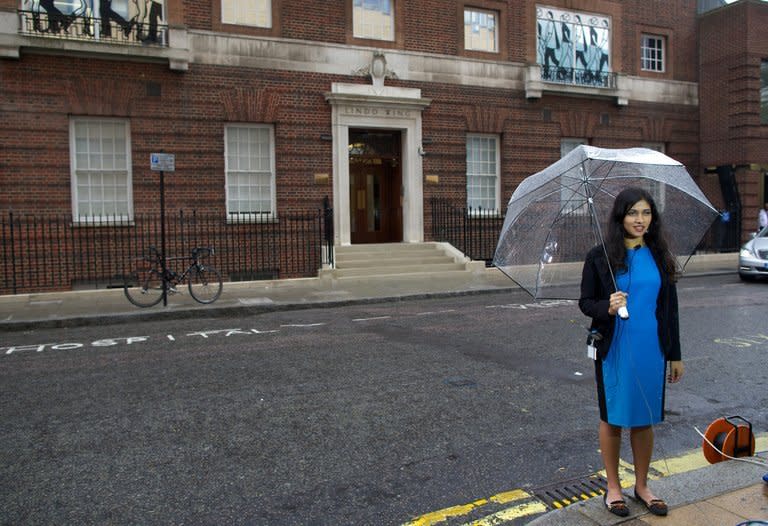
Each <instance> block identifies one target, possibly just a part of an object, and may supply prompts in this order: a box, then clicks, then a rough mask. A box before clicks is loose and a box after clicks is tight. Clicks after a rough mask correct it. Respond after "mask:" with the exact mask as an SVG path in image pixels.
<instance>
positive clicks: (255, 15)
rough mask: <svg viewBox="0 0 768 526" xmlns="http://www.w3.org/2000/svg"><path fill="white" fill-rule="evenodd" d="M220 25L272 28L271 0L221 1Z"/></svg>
mask: <svg viewBox="0 0 768 526" xmlns="http://www.w3.org/2000/svg"><path fill="white" fill-rule="evenodd" d="M221 23H222V24H234V25H240V26H253V27H272V0H221Z"/></svg>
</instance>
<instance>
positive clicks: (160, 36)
mask: <svg viewBox="0 0 768 526" xmlns="http://www.w3.org/2000/svg"><path fill="white" fill-rule="evenodd" d="M18 14H19V33H20V34H23V35H30V36H37V37H46V38H52V39H61V40H76V41H80V42H101V43H107V44H121V45H134V46H157V47H168V26H167V25H165V24H159V23H158V20H159V18H158V17H157V16H153V13H150V16H149V20H148V21H144V22H139V21H138V20H136V19H135V18H133V19H130V20H125V19H124V18H123V17H121V16H120V15H119V14H117V13H114V12H111V13H110V16H108V17H102V18H94V17H91V16H88V15H87V14H84V13H78V12H77V11H75V12H73V13H71V14H64V13H61V12H46V11H43V10H35V11H21V10H20V11H18Z"/></svg>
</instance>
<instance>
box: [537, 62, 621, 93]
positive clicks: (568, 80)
mask: <svg viewBox="0 0 768 526" xmlns="http://www.w3.org/2000/svg"><path fill="white" fill-rule="evenodd" d="M616 77H617V76H616V73H613V72H610V71H592V70H589V69H582V68H564V67H560V66H541V80H543V81H544V82H554V83H557V84H568V85H572V86H587V87H590V88H609V89H616Z"/></svg>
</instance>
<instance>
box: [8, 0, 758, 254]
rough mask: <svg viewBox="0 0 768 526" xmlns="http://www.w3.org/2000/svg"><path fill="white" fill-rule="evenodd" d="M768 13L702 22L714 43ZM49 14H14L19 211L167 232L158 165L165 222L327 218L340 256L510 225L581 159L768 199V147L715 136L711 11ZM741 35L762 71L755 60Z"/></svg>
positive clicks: (375, 0) (668, 6) (13, 155)
mask: <svg viewBox="0 0 768 526" xmlns="http://www.w3.org/2000/svg"><path fill="white" fill-rule="evenodd" d="M758 3H760V2H757V1H756V0H741V1H740V2H738V3H737V5H732V6H728V7H726V8H724V9H722V10H721V11H717V10H716V11H715V12H712V13H710V14H707V15H705V16H704V17H703V18H702V19H701V20H702V22H701V24H702V29H701V32H702V34H704V33H705V32H712V31H720V30H719V29H718V27H719V26H721V25H722V24H725V23H726V21H722V20H720V19H721V18H726V19H728V20H729V21H730V22H728V23H735V24H739V23H740V22H739V21H738V19H737V20H735V21H733V20H731V18H730V17H731V14H730V13H731V12H734V13H736V15H734V16H737V17H743V19H744V20H746V19H747V18H750V17H752V16H762V15H763V14H764V12H765V9H764V7H765V6H763V5H759V6H756V5H754V4H758ZM50 4H53V6H54V8H53V9H51V10H46V9H44V8H42V7H41V6H40V3H39V2H37V1H35V2H29V1H23V2H21V3H20V2H18V1H17V0H0V56H2V57H3V59H2V60H0V81H1V82H2V91H0V119H2V123H3V124H2V128H0V144H1V145H2V151H3V154H2V155H3V159H2V164H1V165H0V176H1V178H0V210H3V211H5V210H13V211H16V212H17V213H41V212H46V213H60V214H69V215H70V216H71V217H72V218H73V222H74V223H75V224H77V223H78V222H79V221H80V219H79V218H83V217H85V218H86V223H87V219H88V218H90V219H91V220H93V219H94V218H95V220H96V222H98V221H99V220H102V219H103V218H104V217H115V216H119V217H125V218H127V219H129V220H131V219H133V217H134V216H136V215H138V214H140V213H144V212H157V211H158V206H159V204H158V198H157V174H156V173H155V172H153V171H151V169H150V162H149V158H150V154H151V153H153V152H159V151H163V152H170V153H173V154H174V155H175V172H174V173H173V174H172V175H170V176H169V177H168V178H167V179H168V183H167V192H166V201H167V206H168V208H170V209H179V208H190V209H194V210H196V211H201V212H206V213H211V214H218V215H219V216H220V217H221V218H222V220H225V221H226V222H227V223H231V224H233V225H240V224H243V223H259V222H262V221H264V218H269V219H270V220H272V219H274V218H275V217H280V216H281V215H285V214H288V213H291V212H300V211H304V210H312V209H317V208H319V207H321V206H322V203H323V200H324V198H325V197H328V198H329V201H330V203H331V204H332V207H333V227H334V228H333V232H334V243H335V244H337V245H339V244H350V243H352V244H354V243H364V242H401V241H405V242H420V241H424V240H429V239H431V228H430V227H431V225H430V221H431V219H430V214H429V206H430V205H429V203H430V202H431V199H432V198H441V199H445V200H448V201H450V202H453V203H457V204H460V205H463V206H471V207H482V208H484V209H497V210H502V209H503V207H504V204H505V203H506V201H507V200H508V199H509V196H510V195H511V194H512V192H513V190H514V189H515V187H516V186H517V185H518V184H519V182H520V181H521V180H522V179H523V178H524V177H526V176H527V175H529V174H531V173H534V172H536V171H538V170H540V169H542V168H544V167H545V166H547V165H549V164H551V163H552V162H554V161H555V160H557V159H558V158H560V157H561V155H562V154H563V153H564V152H566V151H568V150H569V149H570V148H572V147H574V146H575V145H576V144H579V143H588V144H592V145H595V146H600V147H608V148H623V147H632V146H647V147H651V148H655V149H660V150H663V151H664V152H665V153H667V154H668V155H670V156H672V157H674V158H676V159H678V160H679V161H681V162H682V163H684V164H685V166H686V167H687V168H688V169H689V171H690V172H691V173H692V174H693V175H694V177H695V178H697V180H698V181H699V183H700V185H701V186H702V188H703V189H704V190H705V192H706V193H707V194H708V195H709V197H710V199H711V200H712V202H713V203H714V204H715V205H716V206H725V205H726V204H727V203H725V202H724V201H725V200H724V198H723V194H722V191H721V188H720V186H719V184H718V178H717V177H716V176H714V175H710V174H708V173H707V170H705V168H706V167H708V166H710V165H717V166H720V165H725V164H731V163H735V164H738V165H739V166H740V167H742V168H739V169H740V170H746V172H745V173H744V174H743V175H738V176H737V179H739V185H740V186H741V185H744V186H746V187H747V188H748V190H745V191H742V193H741V195H742V197H745V198H748V199H750V200H752V201H749V202H748V204H746V205H745V210H748V209H749V207H751V206H754V202H753V201H754V200H757V199H758V193H759V192H765V190H764V188H762V183H760V184H755V182H754V180H753V179H755V173H754V170H753V168H754V166H753V165H754V164H755V163H757V164H760V165H761V166H762V165H763V164H765V163H768V160H767V159H766V158H765V155H766V154H765V152H766V151H768V148H764V147H763V148H762V149H761V148H759V147H758V148H756V149H755V150H751V151H748V150H743V151H741V152H738V153H737V152H736V150H735V148H736V147H737V146H739V147H741V145H742V144H743V140H742V139H743V137H744V136H745V135H743V134H742V135H739V133H731V134H730V135H729V136H728V137H727V138H724V137H722V136H720V135H713V134H710V133H705V132H704V128H705V127H706V128H707V129H708V130H709V129H715V128H717V126H710V124H709V123H710V119H711V118H713V117H712V116H713V115H715V113H714V111H712V110H710V109H706V111H705V108H703V107H702V104H700V93H701V96H702V98H703V97H704V96H705V95H709V94H710V93H711V91H708V90H710V89H714V88H712V87H710V86H706V87H704V86H702V82H703V81H704V80H705V79H712V78H718V79H720V80H722V74H721V72H719V71H718V70H717V68H722V67H725V66H724V65H723V64H721V63H719V62H718V60H719V59H718V57H717V56H716V53H718V52H725V50H726V48H725V46H721V47H717V46H710V45H709V44H707V43H706V42H702V46H701V53H702V57H701V59H699V41H698V40H699V39H698V37H699V31H700V30H699V19H698V18H697V12H696V2H695V1H694V0H671V1H665V2H654V3H653V4H654V5H653V7H652V8H651V7H650V6H649V5H648V2H645V1H641V0H624V1H618V0H551V1H547V2H543V1H530V0H517V1H513V0H477V1H472V2H470V1H468V0H467V1H457V2H444V1H438V0H424V1H419V2H415V1H410V0H346V1H344V2H315V3H311V4H309V5H308V4H307V3H306V2H298V1H295V0H249V1H248V2H238V3H236V2H232V1H229V0H204V1H198V2H191V1H184V0H165V1H149V0H147V1H146V2H144V1H141V2H135V3H130V2H126V3H125V4H128V5H127V7H125V6H124V7H123V9H124V11H120V9H118V7H119V6H118V5H117V4H115V5H116V7H115V10H114V11H113V10H110V11H108V12H106V13H102V12H100V9H101V10H104V9H106V8H105V7H104V4H110V2H106V3H105V2H94V1H93V0H87V1H86V0H83V1H80V2H52V3H50ZM74 4H79V7H78V6H77V5H74ZM92 4H93V5H92ZM245 4H248V5H249V6H251V7H252V9H251V10H246V9H245V7H244V6H245ZM738 4H744V5H738ZM120 5H122V4H120ZM139 5H141V7H138V9H139V10H138V11H136V8H137V6H139ZM56 6H58V8H57V7H56ZM238 9H239V10H240V11H238ZM753 11H754V13H755V14H754V15H753ZM750 24H751V22H750ZM750 27H751V26H750ZM763 27H764V25H763ZM756 28H757V23H755V32H759V30H757V29H756ZM105 29H106V33H105ZM735 33H740V36H742V37H744V40H741V41H739V40H737V39H735V38H732V37H733V36H734V35H735ZM763 33H764V32H763ZM729 35H731V36H730V37H728V38H727V39H726V40H727V41H728V43H729V45H737V46H738V45H739V42H741V43H742V44H743V48H746V49H748V50H750V51H743V50H742V55H741V56H744V57H748V61H747V62H749V64H750V65H751V66H753V65H754V62H755V60H757V58H756V57H757V55H755V53H756V52H757V50H755V51H751V49H752V48H751V47H750V46H752V45H753V40H752V39H751V38H747V36H746V35H745V34H744V33H743V32H739V31H735V32H733V31H732V32H730V33H729ZM762 42H765V39H764V38H763V39H762ZM758 45H762V46H763V48H762V49H763V50H764V51H765V44H758ZM733 53H738V51H734V52H733ZM709 57H712V59H711V60H710V59H709ZM745 60H746V58H745ZM700 61H701V64H702V68H701V70H700V68H699V62H700ZM728 71H729V72H731V73H729V74H731V75H739V73H734V72H733V70H730V69H729V70H728ZM747 77H748V78H747ZM747 77H739V80H744V82H745V83H747V84H748V85H749V86H750V89H751V87H752V86H753V84H754V82H755V78H754V72H753V71H752V70H750V73H748V74H747ZM714 85H715V84H714V83H713V86H714ZM745 86H746V84H745ZM744 96H745V97H747V98H748V99H749V100H750V101H751V102H752V103H754V97H755V96H756V95H755V94H754V93H750V94H748V95H744ZM720 102H721V101H719V100H714V101H711V102H710V104H712V105H713V106H717V105H718V104H719V103H720ZM733 104H736V105H739V104H741V102H740V99H739V100H735V101H733V102H732V105H733ZM732 105H731V106H730V107H732ZM752 106H754V104H752ZM752 106H750V107H749V108H748V109H745V111H753V108H752ZM745 108H746V106H745ZM758 112H759V109H758ZM729 118H732V119H736V120H738V119H743V118H746V117H743V116H742V115H741V114H740V113H738V112H737V114H732V115H731V116H730V117H729ZM749 118H752V117H749ZM700 123H701V125H702V126H701V127H700ZM737 127H738V126H737ZM729 129H733V126H731V127H730V128H729ZM700 130H701V131H700ZM742 131H744V133H746V134H747V135H750V133H751V134H752V135H750V136H753V135H754V133H758V132H759V133H762V134H763V135H765V132H766V126H764V125H763V126H762V127H758V128H757V131H754V130H753V132H754V133H752V132H749V131H746V130H742ZM723 139H727V140H728V141H729V142H730V143H731V144H732V146H731V147H729V148H731V149H726V150H722V149H721V148H720V147H719V146H718V147H717V148H715V147H713V146H712V144H713V143H717V144H719V143H720V142H721V141H722V140H723ZM763 139H764V138H763ZM89 141H90V142H89ZM97 143H98V144H97ZM757 146H759V144H758V145H757ZM89 155H90V157H89ZM107 165H109V166H107ZM744 166H746V167H747V168H743V167H744ZM750 167H751V168H750ZM233 227H234V226H233Z"/></svg>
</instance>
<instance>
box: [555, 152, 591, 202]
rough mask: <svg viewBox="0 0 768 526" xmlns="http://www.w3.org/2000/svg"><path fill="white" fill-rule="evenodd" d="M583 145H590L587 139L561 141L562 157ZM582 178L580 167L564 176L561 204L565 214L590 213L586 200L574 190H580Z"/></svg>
mask: <svg viewBox="0 0 768 526" xmlns="http://www.w3.org/2000/svg"><path fill="white" fill-rule="evenodd" d="M582 144H589V142H588V141H587V140H586V139H575V138H572V139H562V140H561V141H560V157H561V158H562V157H565V156H566V155H568V154H569V153H571V152H572V151H573V150H575V149H576V148H578V147H579V146H580V145H582ZM582 177H583V174H582V172H581V170H580V169H579V167H576V168H575V169H573V170H570V171H568V172H565V173H564V174H563V177H562V182H563V186H562V188H560V202H561V203H562V204H563V207H562V209H563V213H564V214H565V213H568V214H571V213H572V214H576V215H586V214H588V213H589V208H588V206H587V200H586V198H585V197H584V196H583V195H581V194H579V193H577V192H576V191H575V190H574V189H576V188H580V186H581V181H582Z"/></svg>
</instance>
